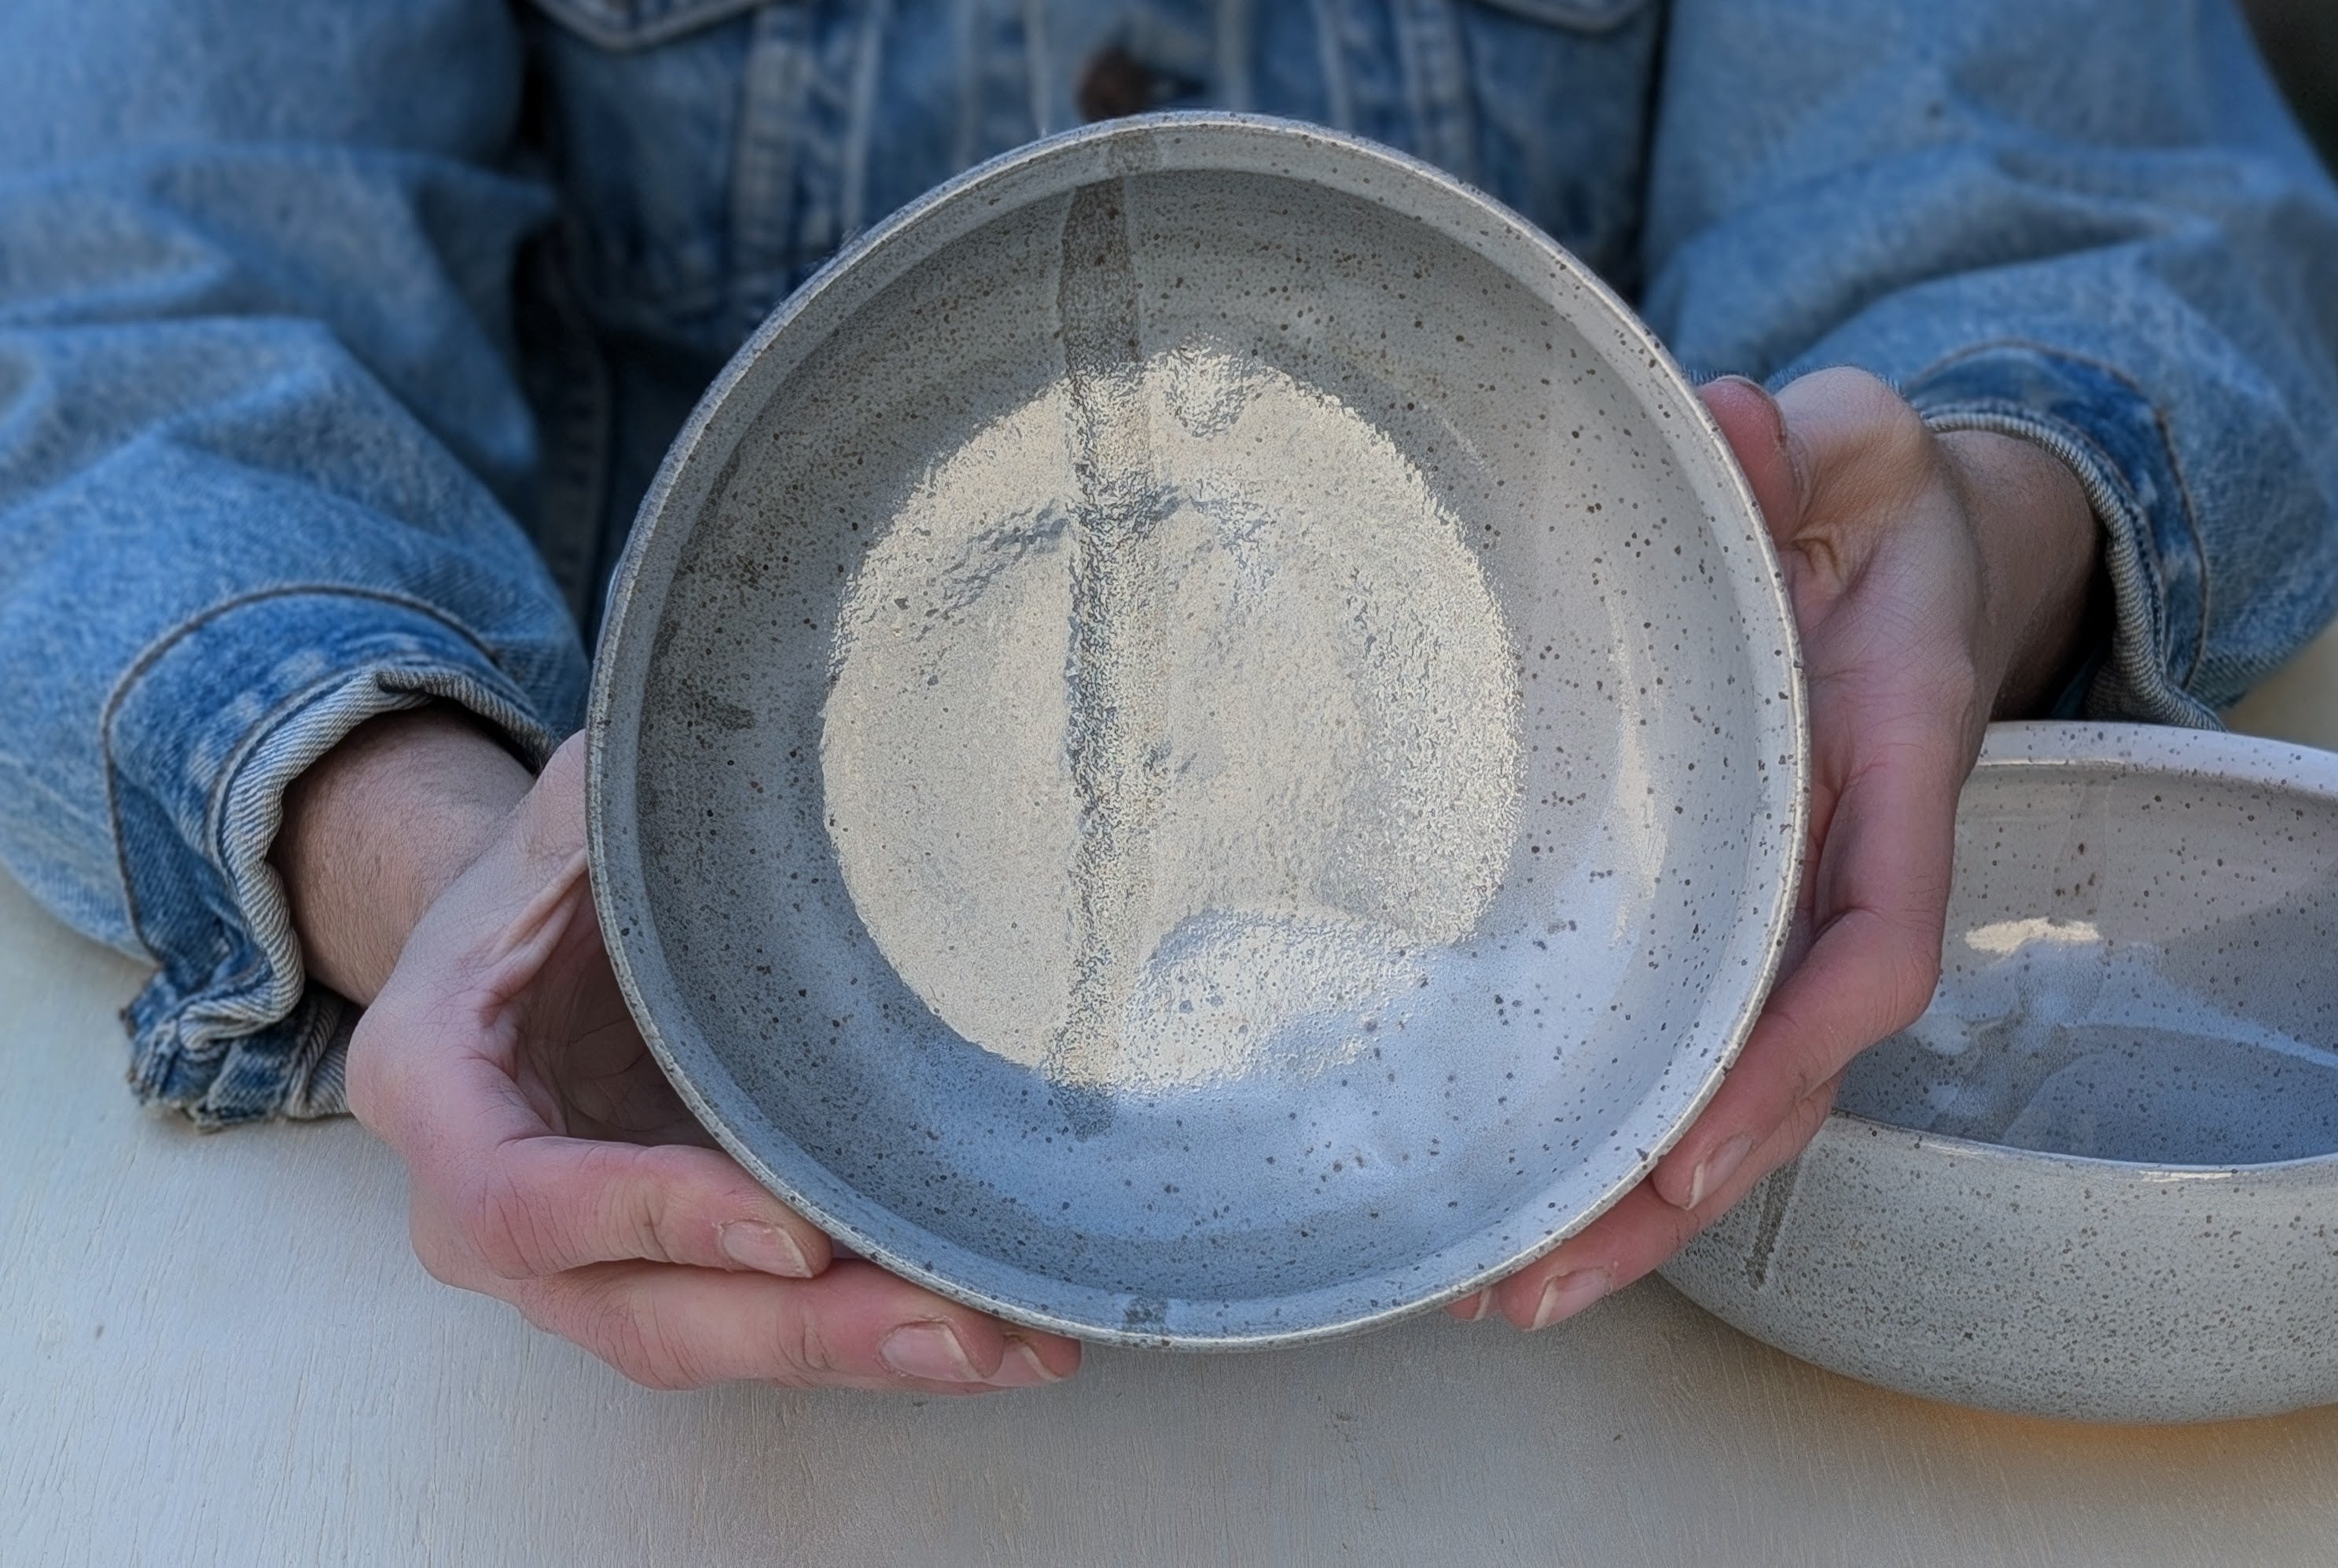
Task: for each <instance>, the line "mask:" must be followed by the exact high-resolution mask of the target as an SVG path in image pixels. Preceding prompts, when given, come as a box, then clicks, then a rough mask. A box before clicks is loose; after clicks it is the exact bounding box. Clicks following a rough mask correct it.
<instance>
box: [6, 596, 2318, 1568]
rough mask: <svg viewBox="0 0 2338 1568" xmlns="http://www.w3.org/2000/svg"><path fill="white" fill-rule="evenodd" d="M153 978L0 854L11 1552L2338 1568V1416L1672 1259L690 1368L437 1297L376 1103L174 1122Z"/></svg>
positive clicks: (287, 1559)
mask: <svg viewBox="0 0 2338 1568" xmlns="http://www.w3.org/2000/svg"><path fill="white" fill-rule="evenodd" d="M2333 691H2338V642H2325V643H2324V644H2322V645H2317V647H2316V648H2315V649H2314V650H2313V651H2312V652H2309V653H2308V654H2307V655H2306V657H2305V658H2304V660H2302V661H2301V662H2300V664H2299V665H2298V666H2296V667H2294V668H2293V670H2292V671H2289V672H2287V673H2285V674H2284V676H2283V677H2281V678H2279V679H2277V680H2276V681H2275V682H2274V686H2273V688H2272V689H2270V690H2269V691H2267V692H2265V693H2264V694H2263V695H2261V696H2260V697H2259V698H2257V699H2254V700H2253V701H2252V702H2251V703H2250V704H2249V705H2248V706H2247V707H2246V708H2245V710H2244V711H2243V712H2242V713H2241V714H2240V715H2239V717H2240V718H2241V719H2242V720H2244V721H2245V722H2247V723H2248V724H2250V725H2251V726H2252V727H2254V728H2257V729H2261V730H2268V731H2274V732H2279V733H2283V734H2285V735H2288V736H2290V737H2291V738H2293V739H2296V740H2305V741H2308V742H2313V743H2318V744H2323V745H2332V744H2338V704H2333V702H2331V701H2329V700H2328V699H2327V696H2326V694H2328V693H2331V692H2333ZM138 978H139V973H138V971H137V969H136V968H135V967H133V965H130V964H127V963H125V962H123V960H121V959H120V958H117V957H114V956H112V955H109V954H107V953H105V952H103V951H101V950H100V949H98V948H96V947H93V946H90V945H88V944H86V943H83V942H82V941H80V940H78V939H76V938H74V936H70V935H68V934H67V933H66V932H65V931H64V930H63V929H62V928H60V927H59V926H56V925H54V923H52V922H51V921H50V920H49V919H48V918H47V917H46V916H44V915H42V914H41V913H40V912H39V911H37V910H36V909H35V908H34V907H33V906H32V904H31V903H30V902H29V900H27V899H26V898H25V896H24V895H23V894H22V893H20V892H19V891H17V890H16V888H15V887H14V886H13V885H9V884H6V883H5V881H0V1067H5V1078H0V1084H5V1093H0V1259H5V1266H0V1564H9V1565H15V1564H28V1565H29V1564H45V1563H141V1564H145V1563H155V1564H172V1563H233V1564H239V1565H241V1564H260V1563H344V1562H349V1563H400V1564H405V1563H466V1564H467V1563H562V1564H578V1565H591V1564H601V1563H691V1564H701V1563H705V1564H729V1563H1014V1564H1024V1563H1079V1564H1087V1563H1169V1564H1181V1565H1182V1564H1189V1563H1429V1562H1436V1563H1449V1562H1453V1563H1478V1562H1489V1561H1499V1562H1502V1563H1582V1564H1598V1565H1605V1568H1614V1565H1629V1564H1641V1563H1647V1564H1665V1565H1672V1564H1706V1563H1710V1564H1716V1565H1725V1568H1756V1565H1760V1564H1767V1563H1780V1564H1793V1565H1796V1568H1803V1565H1808V1564H1826V1563H1843V1564H1858V1565H1860V1568H1884V1565H1891V1564H1902V1563H1905V1564H1924V1565H1927V1568H1937V1565H1941V1564H1962V1563H1988V1564H1998V1563H2007V1564H2010V1563H2052V1564H2091V1563H2102V1564H2117V1565H2119V1568H2137V1565H2144V1564H2161V1563H2187V1564H2188V1563H2198V1564H2204V1565H2210V1564H2213V1565H2215V1568H2226V1565H2230V1564H2276V1563H2300V1564H2304V1563H2315V1564H2327V1563H2338V1408H2333V1409H2328V1410H2322V1411H2314V1412H2309V1413H2306V1414H2304V1415H2299V1416H2288V1417H2285V1418H2282V1419H2278V1420H2268V1421H2258V1422H2248V1423H2242V1424H2236V1425H2232V1426H2207V1427H2194V1428H2184V1429H2145V1428H2132V1427H2130V1428H2097V1427H2082V1426H2061V1425H2057V1424H2053V1423H2047V1422H2038V1421H2026V1420H2014V1419H2009V1418H2005V1417H2000V1416H1988V1415H1982V1414H1978V1413H1974V1412H1970V1411H1964V1410H1958V1409H1952V1408H1950V1407H1948V1406H1939V1405H1930V1404H1926V1403H1923V1402H1921V1401H1919V1400H1915V1399H1911V1398H1906V1397H1901V1396H1898V1395H1893V1394H1888V1393H1884V1392H1881V1391H1880V1390H1877V1389H1872V1388H1868V1387H1862V1386H1861V1385H1859V1384H1856V1383H1852V1382H1849V1381H1847V1380H1845V1379H1842V1378H1840V1377H1832V1376H1831V1375H1829V1374H1827V1373H1823V1372H1820V1371H1817V1370H1814V1369H1812V1368H1811V1367H1805V1366H1803V1365H1802V1364H1800V1363H1798V1362H1795V1361H1793V1360H1792V1359H1790V1358H1788V1357H1785V1356H1783V1355H1780V1354H1778V1353H1776V1352H1774V1351H1772V1350H1769V1349H1767V1348H1763V1347H1762V1346H1760V1345H1757V1344H1755V1343H1753V1341H1751V1340H1749V1339H1746V1338H1744V1337H1743V1336H1741V1335H1739V1334H1737V1333H1736V1332H1734V1330H1732V1329H1730V1328H1725V1327H1724V1326H1723V1325H1721V1324H1720V1323H1718V1322H1716V1321H1714V1319H1712V1318H1707V1317H1706V1316H1704V1314H1703V1313H1702V1312H1700V1311H1698V1310H1697V1309H1696V1308H1694V1307H1691V1306H1689V1305H1688V1304H1687V1303H1686V1302H1685V1301H1684V1300H1683V1299H1681V1298H1680V1297H1678V1296H1677V1295H1675V1294H1674V1293H1673V1292H1672V1291H1671V1290H1670V1289H1667V1288H1666V1287H1665V1286H1664V1285H1662V1284H1660V1283H1655V1282H1651V1283H1648V1284H1645V1285H1642V1286H1639V1287H1637V1288H1636V1289H1631V1290H1627V1291H1626V1292H1624V1293H1622V1294H1621V1295H1619V1296H1617V1297H1616V1298H1614V1299H1610V1300H1609V1301H1607V1302H1606V1303H1604V1304H1602V1305H1601V1306H1600V1307H1598V1308H1595V1309H1594V1310H1593V1311H1592V1312H1591V1313H1590V1314H1588V1315H1587V1316H1586V1317H1585V1318H1582V1319H1580V1320H1579V1321H1577V1323H1575V1324H1573V1325H1571V1326H1569V1327H1567V1328H1562V1329H1559V1330H1556V1331H1554V1332H1551V1333H1548V1334H1546V1335H1542V1336H1539V1337H1535V1338H1528V1337H1525V1336H1521V1335H1518V1334H1516V1333H1514V1332H1512V1331H1510V1330H1509V1329H1508V1328H1503V1327H1501V1326H1499V1325H1494V1324H1480V1325H1472V1326H1462V1325H1459V1324H1454V1323H1450V1322H1448V1321H1447V1320H1445V1319H1444V1318H1441V1317H1440V1318H1431V1319H1427V1320H1420V1321H1416V1322H1413V1323H1410V1324H1408V1325H1405V1326H1403V1327H1400V1328H1395V1329H1391V1330H1389V1331H1387V1332H1383V1333H1380V1334H1376V1335H1373V1336H1370V1337H1368V1338H1361V1339H1356V1340H1351V1341H1347V1342H1344V1343H1341V1344H1337V1345H1332V1346H1328V1347H1323V1348H1315V1349H1310V1350H1304V1351H1297V1352H1289V1353H1278V1354H1268V1355H1260V1356H1243V1357H1169V1356H1157V1355H1143V1354H1134V1353H1125V1352H1113V1351H1094V1352H1091V1354H1090V1356H1089V1358H1088V1365H1087V1367H1086V1370H1085V1371H1084V1372H1083V1373H1082V1375H1081V1376H1080V1377H1077V1378H1076V1379H1074V1380H1072V1381H1071V1382H1069V1383H1067V1384H1065V1385H1062V1386H1060V1387H1054V1388H1049V1389H1045V1390H1040V1391H1037V1392H1035V1393H1030V1394H1024V1395H1010V1396H999V1397H990V1398H985V1399H979V1400H971V1401H951V1400H935V1401H926V1402H920V1401H916V1400H908V1399H883V1398H877V1397H850V1396H842V1395H824V1394H801V1393H787V1392H781V1391H777V1390H772V1389H768V1388H746V1387H741V1388H730V1389H723V1390H718V1391H713V1392H708V1393H701V1394H686V1395H657V1394H651V1393H647V1392H644V1391H643V1390H641V1389H638V1388H635V1387H633V1386H632V1385H630V1384H628V1383H626V1382H624V1380H623V1379H621V1378H620V1377H617V1376H616V1375H615V1374H614V1373H613V1372H610V1371H608V1370H607V1369H606V1368H604V1367H602V1366H600V1365H599V1364H598V1363H597V1362H594V1361H593V1360H592V1359H590V1358H589V1357H585V1355H584V1354H583V1353H581V1352H579V1351H576V1350H574V1349H572V1348H569V1347H567V1346H565V1345H563V1344H561V1343H558V1342H556V1341H555V1340H552V1339H549V1338H545V1337H544V1336H542V1335H539V1334H536V1333H535V1332H534V1331H532V1330H530V1329H529V1328H526V1326H525V1325H524V1324H523V1323H521V1322H520V1321H519V1319H518V1318H516V1316H515V1315H514V1314H512V1313H511V1312H509V1311H507V1310H506V1309H505V1308H502V1307H500V1306H498V1305H496V1303H494V1302H491V1301H488V1300H486V1299H482V1298H479V1297H473V1296H464V1295H460V1294H457V1293H456V1292H454V1291H450V1290H447V1289H442V1288H440V1287H438V1286H437V1285H435V1284H433V1283H432V1282H431V1281H430V1280H429V1279H427V1277H426V1276H425V1275H424V1274H423V1272H422V1270H421V1269H420V1268H419V1267H418V1266H417V1264H416V1263H415V1261H414V1259H413V1258H412V1256H411V1255H410V1253H409V1252H408V1250H407V1245H406V1240H405V1224H404V1196H405V1195H404V1184H403V1182H402V1180H401V1177H400V1171H399V1169H398V1163H397V1161H395V1159H393V1158H392V1157H391V1156H390V1155H389V1154H388V1152H387V1151H385V1150H384V1149H383V1148H382V1147H381V1146H380V1145H378V1144H377V1143H375V1142H373V1141H372V1140H371V1138H369V1137H368V1135H367V1134H366V1133H365V1132H363V1131H362V1130H360V1129H359V1128H358V1127H356V1126H355V1125H353V1124H351V1123H349V1122H335V1123H329V1124H324V1125H311V1126H281V1127H263V1128H258V1129H251V1130H246V1131H242V1132H234V1133H228V1134H222V1135H220V1136H216V1137H199V1136H196V1135H194V1134H192V1133H190V1132H185V1131H184V1130H183V1129H182V1128H181V1127H179V1126H178V1125H176V1124H174V1123H172V1122H169V1121H167V1120H164V1119H162V1118H159V1117H155V1116H152V1115H149V1114H146V1113H143V1112H140V1111H138V1110H137V1109H136V1108H135V1107H133V1105H132V1103H131V1102H130V1098H129V1095H128V1093H127V1092H126V1091H125V1090H124V1089H123V1085H122V1082H121V1075H122V1064H123V1059H124V1048H123V1039H122V1034H121V1030H120V1026H119V1025H118V1024H117V1023H116V1022H115V1019H114V1012H115V1010H116V1009H117V1008H119V1007H120V1006H121V1005H122V1004H123V1001H124V1000H125V999H126V998H127V997H128V996H129V995H130V994H131V991H132V989H133V986H134V985H135V984H136V982H137V980H138Z"/></svg>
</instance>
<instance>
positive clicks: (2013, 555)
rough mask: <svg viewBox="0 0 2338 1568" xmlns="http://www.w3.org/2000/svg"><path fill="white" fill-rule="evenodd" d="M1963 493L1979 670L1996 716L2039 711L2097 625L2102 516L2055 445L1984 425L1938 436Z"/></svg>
mask: <svg viewBox="0 0 2338 1568" xmlns="http://www.w3.org/2000/svg"><path fill="white" fill-rule="evenodd" d="M1938 439H1939V440H1940V445H1941V447H1942V449H1943V450H1944V451H1945V452H1946V453H1947V455H1948V457H1949V460H1950V470H1951V472H1952V473H1953V474H1954V475H1955V476H1956V480H1957V483H1958V485H1959V486H1960V488H1961V489H1962V490H1963V492H1964V502H1965V513H1966V515H1967V516H1968V517H1970V519H1971V520H1972V526H1973V530H1974V534H1975V543H1976V544H1978V545H1979V554H1980V560H1981V566H1982V577H1981V603H1982V611H1981V613H1982V633H1981V639H1980V642H1981V646H1980V648H1979V650H1978V651H1977V657H1978V660H1979V662H1980V663H1981V665H1982V668H1980V669H1979V670H1978V671H1976V673H1977V675H1978V676H1979V679H1980V681H1981V682H1982V689H1983V691H1988V692H1993V693H1994V694H1995V695H1994V700H1993V701H1992V702H1991V705H1990V709H1989V717H1991V718H1993V719H2024V718H2030V717H2034V716H2036V715H2037V714H2038V712H2040V711H2042V710H2043V709H2044V708H2046V707H2047V706H2048V704H2050V703H2051V702H2052V701H2053V700H2054V699H2055V697H2056V696H2057V695H2058V694H2059V693H2060V691H2061V690H2062V688H2063V687H2064V686H2065V685H2066V684H2067V683H2068V681H2069V678H2070V676H2071V674H2072V673H2073V672H2074V671H2075V670H2076V669H2077V667H2078V662H2079V661H2080V660H2081V659H2082V658H2083V657H2084V656H2085V654H2086V652H2087V643H2086V639H2087V634H2088V632H2090V630H2092V629H2094V628H2095V627H2097V625H2098V624H2099V621H2098V617H2097V616H2096V615H2095V614H2093V613H2092V609H2093V602H2094V599H2095V595H2096V593H2097V590H2098V588H2099V585H2100V583H2101V561H2102V524H2099V523H2098V522H2097V521H2096V518H2095V514H2094V508H2093V507H2092V506H2091V505H2089V504H2088V503H2087V495H2086V491H2085V490H2084V488H2082V487H2081V486H2080V485H2079V483H2078V475H2075V474H2073V473H2072V472H2071V471H2070V468H2069V466H2068V465H2067V464H2065V463H2063V462H2062V461H2061V460H2060V459H2059V458H2058V457H2056V456H2054V455H2053V454H2052V453H2050V452H2048V451H2047V450H2046V449H2045V448H2043V447H2041V446H2037V445H2036V444H2034V443H2032V442H2029V441H2024V440H2021V439H2020V438H2019V437H2017V436H1999V435H1996V434H1994V433H1992V432H1989V431H1985V430H1955V431H1950V432H1948V433H1946V434H1944V435H1942V436H1940V437H1939V438H1938Z"/></svg>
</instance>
